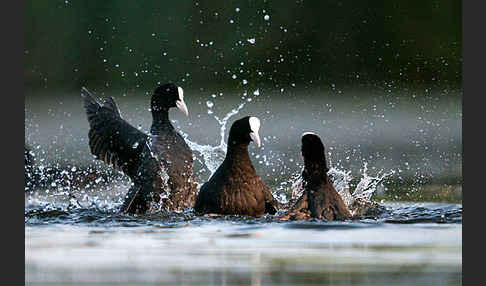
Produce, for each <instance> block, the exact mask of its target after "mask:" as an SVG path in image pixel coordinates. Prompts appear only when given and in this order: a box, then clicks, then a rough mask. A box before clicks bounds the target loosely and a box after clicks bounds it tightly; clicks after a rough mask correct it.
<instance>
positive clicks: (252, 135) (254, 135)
mask: <svg viewBox="0 0 486 286" xmlns="http://www.w3.org/2000/svg"><path fill="white" fill-rule="evenodd" d="M250 138H251V140H253V142H255V144H256V145H257V147H258V148H260V145H261V144H262V143H261V141H260V136H258V133H257V132H250Z"/></svg>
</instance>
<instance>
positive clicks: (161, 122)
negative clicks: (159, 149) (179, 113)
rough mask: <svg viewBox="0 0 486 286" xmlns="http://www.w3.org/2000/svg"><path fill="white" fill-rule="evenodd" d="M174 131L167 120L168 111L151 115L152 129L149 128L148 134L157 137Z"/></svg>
mask: <svg viewBox="0 0 486 286" xmlns="http://www.w3.org/2000/svg"><path fill="white" fill-rule="evenodd" d="M168 130H174V126H172V123H170V120H169V110H168V109H167V110H161V111H158V112H153V113H152V127H151V128H150V133H151V134H153V135H158V134H160V133H161V132H164V131H168Z"/></svg>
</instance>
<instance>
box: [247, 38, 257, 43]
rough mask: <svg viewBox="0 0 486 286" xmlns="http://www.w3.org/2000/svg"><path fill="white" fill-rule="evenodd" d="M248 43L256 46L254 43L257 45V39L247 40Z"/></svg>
mask: <svg viewBox="0 0 486 286" xmlns="http://www.w3.org/2000/svg"><path fill="white" fill-rule="evenodd" d="M247 41H248V42H249V43H250V44H254V43H255V38H251V39H247Z"/></svg>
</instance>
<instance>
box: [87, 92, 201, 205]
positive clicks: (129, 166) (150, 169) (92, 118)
mask: <svg viewBox="0 0 486 286" xmlns="http://www.w3.org/2000/svg"><path fill="white" fill-rule="evenodd" d="M81 92H82V95H83V98H84V107H85V109H86V114H87V117H88V121H89V126H90V130H89V134H88V137H89V146H90V150H91V153H92V154H93V155H95V156H96V158H97V159H99V160H102V161H104V162H105V163H107V164H110V165H113V167H114V168H116V169H119V170H121V171H123V172H124V173H125V174H126V175H127V176H128V177H130V179H131V180H132V182H133V186H132V187H131V188H130V190H129V191H128V193H127V195H126V197H125V201H124V203H123V205H122V208H121V210H122V211H123V212H125V213H130V214H134V213H145V212H147V211H149V210H159V209H160V208H163V209H165V210H168V211H182V210H184V209H185V208H186V207H192V206H193V205H194V200H195V197H196V194H197V185H196V182H195V178H194V173H193V156H192V151H191V149H190V148H189V146H188V145H187V144H186V142H185V140H184V138H182V136H181V135H180V134H179V133H178V132H177V131H176V130H175V129H174V127H173V126H172V124H171V122H170V120H169V109H170V108H172V107H177V108H179V109H180V110H181V111H182V112H183V113H184V114H185V115H186V116H187V115H188V111H187V107H186V104H185V103H184V95H183V90H182V88H181V87H177V86H176V85H174V84H171V83H170V84H164V85H160V86H158V87H157V88H156V89H155V91H154V92H153V95H152V98H151V112H152V119H153V121H152V126H151V129H150V133H149V134H145V133H143V132H141V131H139V130H138V129H137V128H135V127H133V126H132V125H130V124H129V123H128V122H126V121H125V120H124V119H123V118H122V116H121V114H120V111H119V109H118V107H117V105H116V103H115V100H114V99H113V98H112V97H108V98H106V99H105V100H104V103H103V105H100V104H99V103H98V102H96V100H95V99H94V97H93V95H92V94H91V93H90V92H89V91H88V90H87V89H86V88H84V87H83V88H82V89H81Z"/></svg>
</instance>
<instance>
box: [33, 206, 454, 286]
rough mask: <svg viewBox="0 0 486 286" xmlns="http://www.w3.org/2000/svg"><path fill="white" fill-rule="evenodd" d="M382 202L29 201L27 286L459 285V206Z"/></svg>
mask: <svg viewBox="0 0 486 286" xmlns="http://www.w3.org/2000/svg"><path fill="white" fill-rule="evenodd" d="M385 206H386V210H387V211H386V212H385V213H383V214H382V215H380V216H378V217H373V218H365V219H361V220H356V221H350V222H332V223H329V222H320V221H306V222H281V221H276V220H274V219H273V218H272V216H265V217H262V218H258V219H254V218H248V217H238V216H203V217H197V216H194V215H193V214H191V213H186V214H178V215H174V214H172V215H168V214H165V213H156V214H151V215H146V216H127V215H121V214H118V213H116V212H115V211H113V209H111V210H110V209H98V208H75V209H71V210H67V209H55V208H53V209H50V210H45V208H44V207H35V206H32V207H27V208H26V211H25V248H26V249H25V258H26V263H25V267H26V269H25V271H26V272H25V279H26V284H27V285H35V284H36V283H48V284H54V283H60V284H63V285H70V284H71V283H72V284H79V283H97V284H100V285H104V283H106V284H109V283H114V282H115V283H121V284H124V285H130V284H132V285H134V284H152V283H153V284H159V283H162V284H165V283H177V284H186V285H187V284H189V285H250V284H251V285H263V284H265V285H266V284H276V285H277V284H279V285H282V284H283V285H303V284H305V285H309V284H322V283H326V282H330V283H331V284H333V285H411V284H417V285H459V284H460V281H461V275H462V206H461V205H455V204H431V203H386V204H385Z"/></svg>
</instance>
